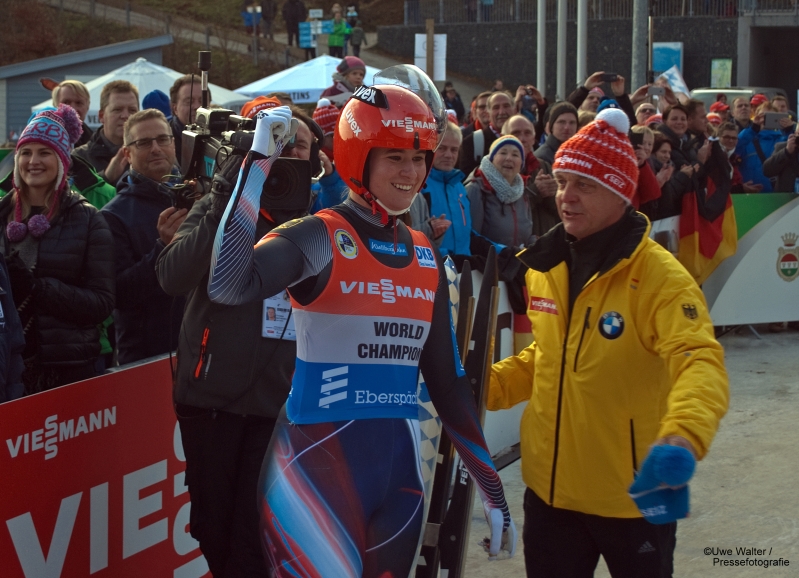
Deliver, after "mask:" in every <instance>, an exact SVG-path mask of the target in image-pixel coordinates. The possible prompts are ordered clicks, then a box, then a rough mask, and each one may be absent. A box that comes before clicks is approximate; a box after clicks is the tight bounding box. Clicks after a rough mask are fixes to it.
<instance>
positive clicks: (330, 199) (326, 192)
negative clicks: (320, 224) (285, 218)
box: [311, 171, 350, 214]
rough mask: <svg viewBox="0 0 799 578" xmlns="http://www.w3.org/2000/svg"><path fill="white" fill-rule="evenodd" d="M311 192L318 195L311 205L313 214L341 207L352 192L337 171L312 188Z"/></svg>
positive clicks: (320, 180)
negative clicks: (337, 206)
mask: <svg viewBox="0 0 799 578" xmlns="http://www.w3.org/2000/svg"><path fill="white" fill-rule="evenodd" d="M311 191H313V192H315V193H316V199H315V200H314V202H313V205H311V214H313V213H316V212H317V211H321V210H322V209H329V208H330V207H335V206H336V205H340V204H341V203H343V202H344V200H345V199H346V198H347V195H348V194H349V192H350V189H349V187H348V186H347V185H346V183H345V182H344V181H343V180H341V177H340V176H339V174H338V172H337V171H333V172H332V173H330V174H329V175H327V176H326V177H322V178H321V179H319V182H318V183H316V184H314V185H312V186H311Z"/></svg>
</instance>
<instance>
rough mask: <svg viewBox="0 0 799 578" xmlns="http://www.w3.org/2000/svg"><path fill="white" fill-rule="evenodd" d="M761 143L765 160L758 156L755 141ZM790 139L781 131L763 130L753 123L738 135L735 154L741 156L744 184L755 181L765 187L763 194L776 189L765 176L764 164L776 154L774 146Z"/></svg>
mask: <svg viewBox="0 0 799 578" xmlns="http://www.w3.org/2000/svg"><path fill="white" fill-rule="evenodd" d="M756 140H757V141H758V142H759V143H760V148H761V149H762V151H763V156H764V158H763V159H762V160H761V158H760V155H759V154H758V151H757V147H756V146H755V141H756ZM787 140H788V137H787V136H785V133H784V132H783V131H780V130H761V129H760V127H759V126H758V125H756V124H754V123H751V124H750V125H749V126H748V127H746V128H745V129H743V130H742V131H741V132H740V133H738V146H737V147H735V154H737V155H740V157H741V159H742V162H741V166H740V167H739V169H740V171H741V176H742V177H743V180H744V182H748V181H754V183H755V184H756V185H757V184H760V185H763V192H764V193H770V192H772V191H773V190H774V189H773V188H772V186H771V181H770V180H769V179H768V178H766V176H765V175H763V163H764V162H765V161H766V159H768V158H769V157H770V156H771V153H773V152H774V146H775V145H776V144H777V143H778V142H785V141H787Z"/></svg>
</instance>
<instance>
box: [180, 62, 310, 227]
mask: <svg viewBox="0 0 799 578" xmlns="http://www.w3.org/2000/svg"><path fill="white" fill-rule="evenodd" d="M199 68H200V71H201V73H202V74H201V83H202V104H203V105H202V107H200V108H198V109H197V112H196V113H195V121H194V124H191V125H189V126H187V127H186V129H185V130H184V131H183V136H182V139H183V140H182V146H183V151H182V154H181V159H180V166H181V169H182V170H183V179H184V180H186V181H194V185H193V186H185V187H175V188H173V191H174V193H175V197H176V202H175V206H176V207H178V208H191V205H192V204H193V203H194V200H195V199H196V198H198V197H199V196H202V195H204V194H206V193H209V192H210V191H211V184H212V181H213V177H214V173H215V172H216V171H218V170H219V167H220V165H221V164H222V163H223V162H224V161H225V159H227V158H228V156H230V155H241V156H245V155H246V154H247V153H248V152H249V150H250V149H251V148H252V143H253V137H254V135H255V124H256V119H254V118H247V117H243V116H239V115H237V114H234V113H233V111H232V110H227V109H222V108H213V109H212V108H209V107H208V106H209V100H210V98H209V94H210V93H209V91H208V70H209V69H210V68H211V53H210V52H207V51H200V59H199ZM292 146H294V143H293V141H292V142H290V143H287V144H286V145H285V146H284V150H285V149H289V148H291V147H292ZM312 158H313V156H312ZM315 160H316V161H317V162H316V164H317V165H319V161H318V159H315ZM312 170H313V167H312V162H311V161H305V160H301V159H293V158H279V159H277V160H276V161H275V163H274V164H273V165H272V168H271V170H270V171H269V176H268V178H267V180H266V182H265V183H264V187H263V194H262V195H261V208H262V209H265V210H267V211H272V210H282V211H290V212H304V211H307V210H308V208H309V207H310V205H311V183H312V182H313V181H314V179H313V174H312ZM317 172H318V171H317ZM320 176H321V175H320ZM316 178H317V179H318V177H316Z"/></svg>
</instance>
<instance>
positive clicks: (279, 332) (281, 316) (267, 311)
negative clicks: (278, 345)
mask: <svg viewBox="0 0 799 578" xmlns="http://www.w3.org/2000/svg"><path fill="white" fill-rule="evenodd" d="M261 337H265V338H267V339H286V340H288V341H296V340H297V332H296V331H295V329H294V317H292V315H291V301H290V300H289V294H288V291H285V290H283V291H282V292H281V293H278V294H277V295H273V296H272V297H269V298H267V299H264V310H263V319H262V322H261Z"/></svg>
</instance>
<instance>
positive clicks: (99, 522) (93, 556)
mask: <svg viewBox="0 0 799 578" xmlns="http://www.w3.org/2000/svg"><path fill="white" fill-rule="evenodd" d="M89 544H90V546H89V574H94V573H95V572H98V571H100V570H102V569H103V568H108V482H106V483H104V484H100V485H99V486H94V487H93V488H92V489H91V491H90V493H89Z"/></svg>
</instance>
